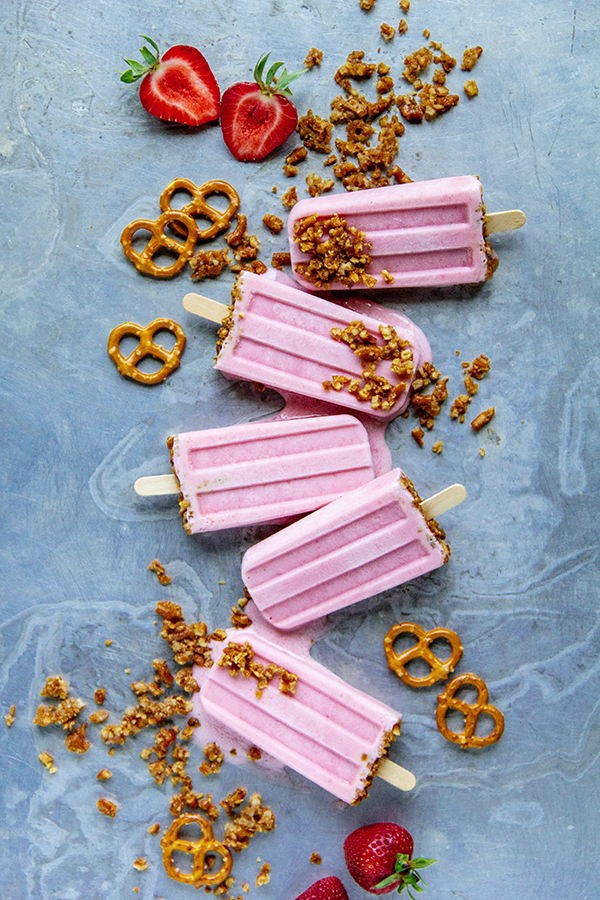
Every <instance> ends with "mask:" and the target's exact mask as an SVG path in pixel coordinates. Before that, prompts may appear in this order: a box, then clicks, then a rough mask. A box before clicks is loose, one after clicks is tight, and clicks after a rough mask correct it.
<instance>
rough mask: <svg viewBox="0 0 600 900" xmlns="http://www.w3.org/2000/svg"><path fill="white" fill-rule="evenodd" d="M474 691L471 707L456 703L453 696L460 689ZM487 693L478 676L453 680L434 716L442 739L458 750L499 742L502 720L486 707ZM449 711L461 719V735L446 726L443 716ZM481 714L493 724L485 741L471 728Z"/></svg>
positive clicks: (459, 701)
mask: <svg viewBox="0 0 600 900" xmlns="http://www.w3.org/2000/svg"><path fill="white" fill-rule="evenodd" d="M466 684H468V685H471V686H472V687H475V688H477V700H476V702H475V703H467V702H466V701H464V700H457V699H456V697H455V694H456V692H457V691H458V690H460V688H461V687H463V686H464V685H466ZM488 700H489V696H488V689H487V685H486V683H485V681H483V679H481V678H479V676H478V675H473V674H465V675H459V676H458V677H457V678H454V679H453V680H452V681H451V682H450V684H449V685H448V686H447V688H446V690H445V691H444V693H443V694H440V695H439V697H438V708H437V711H436V714H435V718H436V722H437V727H438V728H439V730H440V732H441V733H442V734H443V735H444V737H445V738H446V739H447V740H449V741H452V743H454V744H460V746H461V747H463V748H464V749H466V748H467V747H478V748H479V747H487V746H488V745H489V744H495V743H496V741H499V740H500V738H501V737H502V734H503V732H504V716H503V715H502V713H501V712H500V710H499V709H497V708H496V707H495V706H492V705H491V703H488ZM449 709H457V710H458V711H459V712H461V713H462V714H463V715H464V717H465V727H464V730H463V731H461V732H458V733H457V732H455V731H450V729H449V728H448V725H447V724H446V714H447V712H448V710H449ZM481 713H485V714H486V715H488V716H491V717H492V719H493V720H494V723H495V724H494V730H493V731H492V732H491V733H490V734H488V735H486V736H485V737H478V736H477V735H476V734H475V726H476V725H477V720H478V718H479V716H480V715H481Z"/></svg>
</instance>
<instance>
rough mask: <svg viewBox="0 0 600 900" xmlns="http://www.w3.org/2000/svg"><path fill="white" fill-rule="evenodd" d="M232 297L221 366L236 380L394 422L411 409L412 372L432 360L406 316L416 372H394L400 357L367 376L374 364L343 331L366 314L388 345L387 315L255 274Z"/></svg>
mask: <svg viewBox="0 0 600 900" xmlns="http://www.w3.org/2000/svg"><path fill="white" fill-rule="evenodd" d="M190 296H192V295H188V296H187V297H186V298H184V305H186V308H188V309H193V311H194V312H198V309H196V308H193V306H192V304H191V303H190V302H189V300H188V298H189V297H190ZM233 298H234V305H233V309H232V310H231V311H230V314H229V316H228V317H227V318H226V319H225V320H224V322H223V327H222V328H221V330H220V332H219V335H220V338H221V339H220V343H219V345H218V347H219V350H218V356H217V360H216V363H215V367H216V368H217V369H219V370H220V371H221V372H223V374H224V375H227V376H228V377H230V378H244V379H246V380H249V381H256V382H259V383H261V384H266V385H269V386H270V387H273V388H276V389H278V390H281V391H289V392H291V393H294V394H300V395H302V396H304V397H311V398H313V399H316V400H322V401H327V402H328V403H334V404H336V405H338V406H343V407H346V408H347V409H350V410H352V411H355V412H359V411H360V412H364V413H368V414H370V415H373V416H375V417H376V418H378V419H382V420H390V419H393V418H395V416H397V415H399V414H400V413H402V412H403V411H404V410H405V409H406V408H407V407H408V404H409V401H410V393H411V384H412V380H413V376H414V373H415V372H416V371H417V370H418V369H419V368H420V367H421V366H422V365H423V363H424V362H427V361H430V360H431V350H430V348H429V344H428V343H427V340H426V338H425V336H424V335H423V333H422V332H421V331H420V329H419V328H417V326H416V325H414V324H413V323H412V322H411V321H410V320H409V319H407V320H406V328H405V330H404V331H403V333H402V334H398V337H399V338H400V339H401V340H402V341H403V342H405V345H404V346H403V347H402V348H401V350H402V355H403V356H404V355H408V357H409V359H408V360H407V365H409V366H410V370H411V372H412V374H410V373H409V374H407V372H406V371H402V370H401V367H400V368H398V369H395V366H396V363H398V364H401V362H402V360H401V359H398V360H396V361H392V360H390V359H387V360H386V361H383V360H382V361H379V362H377V363H375V364H374V366H376V368H375V374H374V377H373V379H371V380H369V376H367V379H366V380H365V377H364V373H365V369H366V367H368V363H367V362H365V360H364V358H360V357H359V356H358V355H357V354H356V351H353V350H352V349H351V347H350V345H349V343H348V342H347V341H346V340H344V339H343V338H342V337H339V333H341V332H344V330H345V329H347V328H348V327H349V326H351V325H352V324H353V323H355V322H356V321H357V320H359V319H360V321H361V323H362V324H363V325H364V328H365V329H366V331H367V332H368V333H369V334H370V335H372V337H373V341H374V343H375V345H376V346H379V347H380V348H381V347H383V346H384V345H387V346H389V341H388V339H387V338H385V337H383V336H382V334H383V333H382V331H381V328H382V327H383V328H385V321H384V320H382V319H377V318H374V317H373V316H369V315H367V316H359V315H358V314H357V313H356V312H354V311H353V310H350V309H348V308H346V307H344V306H341V305H338V304H336V303H331V302H330V301H328V300H324V299H323V298H321V297H317V296H315V295H314V294H308V293H306V292H305V291H300V290H298V289H297V288H293V287H289V286H288V285H285V284H280V283H278V282H275V281H272V280H271V279H269V278H265V277H264V276H261V275H255V274H253V273H249V272H243V273H242V274H241V276H240V277H239V278H238V281H237V283H236V285H235V287H234V290H233ZM200 299H202V298H200ZM186 301H187V303H186ZM199 314H200V315H202V314H203V313H202V312H199ZM336 331H337V333H338V338H337V339H336V338H335V337H334V332H336ZM397 372H399V373H400V374H397ZM380 376H381V378H382V379H383V380H384V381H385V382H386V383H387V384H388V386H389V392H391V393H392V394H394V393H396V392H397V396H395V397H394V399H393V403H391V402H389V400H386V399H385V397H384V398H383V401H382V395H381V394H380V388H379V387H378V386H377V385H379V382H376V379H378V378H379V377H380ZM381 383H383V382H381ZM371 388H373V393H372V394H370V393H369V391H370V390H371ZM381 390H383V391H385V388H381ZM365 391H366V396H363V393H364V392H365ZM389 392H388V393H389Z"/></svg>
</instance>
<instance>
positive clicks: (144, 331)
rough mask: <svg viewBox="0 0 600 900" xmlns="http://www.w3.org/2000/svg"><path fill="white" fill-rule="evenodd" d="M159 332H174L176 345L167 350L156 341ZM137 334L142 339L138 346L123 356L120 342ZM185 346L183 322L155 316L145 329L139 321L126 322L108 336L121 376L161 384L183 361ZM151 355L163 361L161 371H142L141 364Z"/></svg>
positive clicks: (110, 352)
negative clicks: (181, 359)
mask: <svg viewBox="0 0 600 900" xmlns="http://www.w3.org/2000/svg"><path fill="white" fill-rule="evenodd" d="M157 331H170V332H171V333H172V334H174V335H175V346H174V347H173V349H172V350H167V349H166V348H165V347H162V346H161V345H160V344H157V343H155V341H154V335H155V334H156V332H157ZM127 336H132V337H136V338H137V339H138V341H139V343H138V345H137V347H136V348H135V349H134V350H132V352H131V353H130V354H129V356H123V354H122V353H121V350H120V347H119V345H120V343H121V341H122V340H123V338H124V337H127ZM184 347H185V334H184V333H183V329H182V327H181V325H178V324H177V322H174V321H173V320H172V319H154V321H153V322H150V324H149V325H147V326H146V327H145V328H143V327H142V326H141V325H136V324H135V322H123V324H122V325H117V327H116V328H113V330H112V331H111V333H110V334H109V336H108V344H107V349H108V354H109V356H110V357H111V359H113V360H114V362H115V363H116V366H117V368H118V370H119V372H120V373H121V375H126V376H127V377H128V378H133V379H134V380H135V381H141V382H142V384H158V383H159V382H160V381H164V379H165V378H166V377H167V375H169V374H170V373H171V372H172V371H173V369H176V368H177V366H178V365H179V363H180V357H181V354H182V352H183V348H184ZM147 356H151V357H153V359H158V360H159V361H160V362H162V363H163V365H162V366H161V368H160V369H159V370H158V372H153V373H151V374H150V373H146V372H140V370H139V369H138V365H139V363H140V362H141V361H142V360H143V359H145V358H146V357H147Z"/></svg>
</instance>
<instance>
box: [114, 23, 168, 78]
mask: <svg viewBox="0 0 600 900" xmlns="http://www.w3.org/2000/svg"><path fill="white" fill-rule="evenodd" d="M140 37H141V38H144V40H145V41H148V43H149V44H150V45H151V46H152V47H154V50H155V53H152V51H151V50H148V48H147V47H145V46H144V47H141V48H140V53H141V54H142V56H143V57H144V61H145V63H146V65H142V63H140V62H138V61H137V59H125V57H123V59H124V61H125V62H126V63H127V65H128V66H131V68H130V69H127V70H126V71H125V72H121V81H124V82H125V83H126V84H132V83H133V82H134V81H137V80H138V78H143V77H144V75H145V74H146V73H147V72H154V71H155V70H156V69H158V67H159V65H160V57H159V52H158V44H156V43H155V42H154V41H153V40H152V38H151V37H147V36H146V35H145V34H140Z"/></svg>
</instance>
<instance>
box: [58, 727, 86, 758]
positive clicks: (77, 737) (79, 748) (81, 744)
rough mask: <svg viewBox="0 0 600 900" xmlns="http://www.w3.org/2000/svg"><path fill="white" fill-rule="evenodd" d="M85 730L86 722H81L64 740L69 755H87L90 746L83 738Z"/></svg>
mask: <svg viewBox="0 0 600 900" xmlns="http://www.w3.org/2000/svg"><path fill="white" fill-rule="evenodd" d="M86 728H87V722H83V723H82V724H81V725H80V726H79V728H76V729H75V730H74V731H72V732H71V734H69V735H67V737H66V738H65V742H64V743H65V746H66V748H67V750H69V751H70V752H71V753H79V754H82V753H87V752H88V750H89V749H90V747H91V746H92V745H91V743H90V742H89V741H88V740H87V738H86V736H85V729H86Z"/></svg>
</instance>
